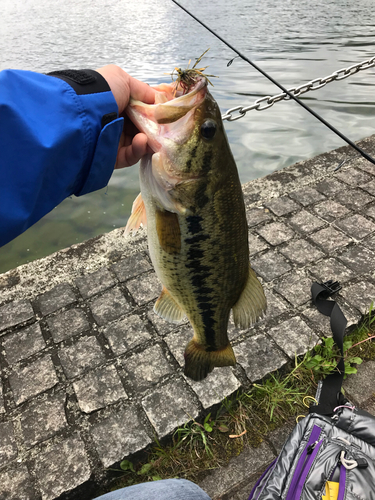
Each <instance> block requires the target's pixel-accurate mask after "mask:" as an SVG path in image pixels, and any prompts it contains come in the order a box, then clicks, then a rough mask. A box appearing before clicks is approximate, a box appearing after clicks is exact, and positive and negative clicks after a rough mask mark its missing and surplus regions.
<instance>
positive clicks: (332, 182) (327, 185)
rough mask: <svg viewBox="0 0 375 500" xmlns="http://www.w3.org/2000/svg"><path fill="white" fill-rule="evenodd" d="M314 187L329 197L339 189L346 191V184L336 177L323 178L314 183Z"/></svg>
mask: <svg viewBox="0 0 375 500" xmlns="http://www.w3.org/2000/svg"><path fill="white" fill-rule="evenodd" d="M315 188H316V189H317V190H318V191H319V192H320V193H322V194H324V195H326V196H328V197H329V198H330V197H331V196H333V195H334V194H336V193H339V192H340V191H343V190H344V191H347V189H348V188H347V186H346V184H343V183H342V182H339V181H338V180H337V179H325V180H324V181H322V182H319V183H318V184H316V186H315Z"/></svg>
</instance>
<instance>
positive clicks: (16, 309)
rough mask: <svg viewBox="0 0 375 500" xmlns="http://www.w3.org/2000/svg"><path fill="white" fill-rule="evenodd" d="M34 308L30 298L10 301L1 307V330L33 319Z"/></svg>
mask: <svg viewBox="0 0 375 500" xmlns="http://www.w3.org/2000/svg"><path fill="white" fill-rule="evenodd" d="M33 316H34V311H33V308H32V306H31V304H30V302H29V301H28V300H20V301H17V302H10V303H9V304H5V305H3V306H1V307H0V332H2V331H3V330H6V329H7V328H10V327H12V326H16V325H19V324H20V323H22V322H24V321H27V320H28V319H31V318H32V317H33Z"/></svg>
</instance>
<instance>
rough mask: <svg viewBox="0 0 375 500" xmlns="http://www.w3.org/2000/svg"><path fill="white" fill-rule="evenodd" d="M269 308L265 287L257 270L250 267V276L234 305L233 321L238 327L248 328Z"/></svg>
mask: <svg viewBox="0 0 375 500" xmlns="http://www.w3.org/2000/svg"><path fill="white" fill-rule="evenodd" d="M266 309H267V300H266V297H265V295H264V292H263V287H262V285H261V284H260V283H259V281H258V278H257V277H256V274H255V272H254V271H253V269H251V267H249V277H248V279H247V283H246V285H245V288H244V289H243V290H242V293H241V296H240V298H239V299H238V301H237V302H236V304H235V305H234V306H233V321H234V324H235V325H236V326H237V327H240V328H248V327H249V326H251V325H252V324H253V323H255V322H256V321H257V319H259V318H260V317H262V316H263V314H264V313H265V312H266Z"/></svg>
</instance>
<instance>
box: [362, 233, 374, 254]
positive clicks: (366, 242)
mask: <svg viewBox="0 0 375 500" xmlns="http://www.w3.org/2000/svg"><path fill="white" fill-rule="evenodd" d="M363 244H364V245H365V246H366V247H367V248H369V249H370V250H372V251H373V252H375V235H374V236H371V237H370V238H368V239H366V240H363Z"/></svg>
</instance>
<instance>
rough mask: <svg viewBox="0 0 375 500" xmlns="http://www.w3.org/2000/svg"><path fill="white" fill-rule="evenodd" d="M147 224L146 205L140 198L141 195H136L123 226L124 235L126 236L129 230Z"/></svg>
mask: <svg viewBox="0 0 375 500" xmlns="http://www.w3.org/2000/svg"><path fill="white" fill-rule="evenodd" d="M141 225H142V226H143V227H146V226H147V217H146V207H145V204H144V202H143V200H142V195H141V193H139V195H138V196H137V197H136V199H135V200H134V202H133V206H132V213H131V216H130V217H129V220H128V223H127V224H126V227H125V236H128V234H129V233H130V231H135V230H137V229H138V228H140V227H141Z"/></svg>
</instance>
